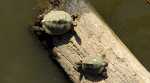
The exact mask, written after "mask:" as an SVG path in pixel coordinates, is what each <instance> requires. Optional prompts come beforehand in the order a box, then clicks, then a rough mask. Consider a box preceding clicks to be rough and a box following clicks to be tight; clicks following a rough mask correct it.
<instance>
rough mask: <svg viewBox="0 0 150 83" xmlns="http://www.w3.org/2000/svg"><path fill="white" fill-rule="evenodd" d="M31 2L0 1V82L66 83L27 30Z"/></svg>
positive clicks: (31, 0) (29, 21)
mask: <svg viewBox="0 0 150 83" xmlns="http://www.w3.org/2000/svg"><path fill="white" fill-rule="evenodd" d="M35 1H36V0H1V1H0V20H1V21H0V83H69V81H68V80H66V77H65V76H64V74H63V73H62V70H61V69H59V68H58V66H56V65H55V64H54V63H53V62H52V61H51V60H50V59H49V56H48V53H47V52H46V51H44V50H43V49H42V48H40V45H39V46H38V43H37V42H36V41H34V40H33V39H32V37H31V35H30V34H29V32H28V31H27V27H28V25H29V24H30V23H31V20H32V12H33V10H32V8H33V7H34V6H35V4H36V2H35Z"/></svg>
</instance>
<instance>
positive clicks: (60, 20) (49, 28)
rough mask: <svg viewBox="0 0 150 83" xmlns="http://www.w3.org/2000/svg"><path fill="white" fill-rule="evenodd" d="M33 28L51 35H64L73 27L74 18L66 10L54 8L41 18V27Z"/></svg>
mask: <svg viewBox="0 0 150 83" xmlns="http://www.w3.org/2000/svg"><path fill="white" fill-rule="evenodd" d="M32 28H33V29H34V30H36V31H42V32H45V33H47V34H49V35H62V34H64V33H66V32H68V31H69V30H71V29H73V19H72V17H71V15H70V14H68V13H67V12H65V11H58V10H52V11H50V12H49V13H47V14H46V15H44V17H43V19H42V20H41V27H40V26H33V27H32Z"/></svg>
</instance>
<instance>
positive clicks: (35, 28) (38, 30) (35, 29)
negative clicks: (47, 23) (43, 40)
mask: <svg viewBox="0 0 150 83" xmlns="http://www.w3.org/2000/svg"><path fill="white" fill-rule="evenodd" d="M31 31H32V32H33V33H34V34H36V35H37V36H39V35H41V34H42V32H44V29H43V28H42V27H40V26H32V27H31Z"/></svg>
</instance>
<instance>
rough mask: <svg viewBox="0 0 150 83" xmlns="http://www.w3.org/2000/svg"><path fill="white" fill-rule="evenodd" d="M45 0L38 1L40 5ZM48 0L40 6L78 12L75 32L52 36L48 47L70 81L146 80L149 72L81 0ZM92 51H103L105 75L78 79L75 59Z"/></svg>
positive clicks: (121, 82)
mask: <svg viewBox="0 0 150 83" xmlns="http://www.w3.org/2000/svg"><path fill="white" fill-rule="evenodd" d="M45 1H47V0H44V1H43V0H42V1H40V6H41V4H42V3H43V2H44V3H45ZM49 1H51V3H50V4H48V5H47V4H46V5H45V4H44V6H43V5H42V6H43V7H41V8H45V10H46V11H47V10H53V9H58V10H64V11H66V12H68V13H69V14H70V15H78V16H79V17H78V18H77V19H76V21H75V22H76V23H77V26H75V27H74V31H75V33H71V32H70V33H66V34H64V35H63V36H61V37H54V38H53V45H54V48H53V49H52V50H53V52H54V55H55V59H56V60H57V61H58V62H59V63H60V65H61V66H62V68H63V69H64V71H65V72H66V73H67V75H68V76H69V78H70V79H71V80H72V81H73V82H74V83H150V74H149V72H148V71H147V70H146V69H145V68H144V66H143V65H142V64H141V63H140V62H139V61H138V60H137V59H136V57H135V56H134V55H133V54H132V53H131V52H130V51H129V50H128V48H127V47H126V46H125V45H124V44H123V43H122V42H121V41H120V39H119V38H118V37H117V36H116V35H115V33H114V32H113V31H112V30H111V28H110V27H109V26H108V25H107V24H106V23H105V22H104V21H103V19H102V18H101V17H100V16H98V15H97V14H96V12H95V11H94V9H93V8H92V7H91V6H90V5H89V4H88V3H86V1H85V0H49ZM49 1H47V2H46V3H49ZM52 2H53V3H52ZM56 2H57V3H56ZM54 3H56V4H54ZM93 55H97V56H100V55H105V60H106V62H107V63H108V67H107V68H106V69H107V76H108V77H107V78H106V79H86V78H83V79H81V80H80V79H79V78H80V73H79V72H77V71H76V70H75V69H74V65H75V63H76V62H79V61H80V60H82V59H84V58H85V57H87V56H93Z"/></svg>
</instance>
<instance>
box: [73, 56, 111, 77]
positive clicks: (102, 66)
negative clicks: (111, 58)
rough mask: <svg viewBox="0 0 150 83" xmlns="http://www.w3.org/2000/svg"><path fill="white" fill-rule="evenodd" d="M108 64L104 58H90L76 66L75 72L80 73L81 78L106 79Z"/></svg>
mask: <svg viewBox="0 0 150 83" xmlns="http://www.w3.org/2000/svg"><path fill="white" fill-rule="evenodd" d="M107 65H108V64H107V62H106V61H104V57H103V56H88V57H85V58H84V59H83V60H81V61H80V62H77V63H76V65H75V66H74V68H75V70H77V71H78V72H80V73H81V74H80V75H81V77H80V79H82V77H83V76H84V77H97V76H101V77H106V67H107Z"/></svg>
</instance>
